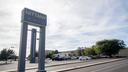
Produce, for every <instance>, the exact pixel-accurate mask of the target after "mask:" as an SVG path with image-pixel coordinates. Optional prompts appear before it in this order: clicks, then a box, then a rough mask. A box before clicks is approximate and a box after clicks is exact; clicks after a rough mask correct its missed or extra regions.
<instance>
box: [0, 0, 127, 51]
mask: <svg viewBox="0 0 128 72" xmlns="http://www.w3.org/2000/svg"><path fill="white" fill-rule="evenodd" d="M25 7H26V8H30V9H32V10H36V11H38V12H41V13H43V14H46V15H47V17H48V18H47V22H48V23H47V26H46V49H47V50H56V49H57V50H59V51H68V50H75V49H77V48H78V47H90V46H92V45H94V44H95V42H96V41H99V40H103V39H120V40H124V42H125V44H126V45H128V38H127V37H128V1H127V0H0V50H1V49H3V48H13V49H14V50H15V51H16V53H18V51H19V44H20V30H21V24H22V23H21V11H22V9H23V8H25ZM31 28H34V27H32V26H29V29H31ZM36 29H37V30H39V29H38V28H36ZM30 41H31V32H30V31H28V43H27V52H29V51H30ZM37 48H38V41H37Z"/></svg>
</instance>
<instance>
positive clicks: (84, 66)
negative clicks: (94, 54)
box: [50, 58, 126, 72]
mask: <svg viewBox="0 0 128 72" xmlns="http://www.w3.org/2000/svg"><path fill="white" fill-rule="evenodd" d="M125 59H126V58H123V59H116V60H111V61H104V62H98V63H93V64H88V65H83V66H77V67H71V68H66V69H60V70H55V71H50V72H65V71H70V70H75V69H80V68H86V67H91V66H95V65H101V64H106V63H111V62H115V61H121V60H125Z"/></svg>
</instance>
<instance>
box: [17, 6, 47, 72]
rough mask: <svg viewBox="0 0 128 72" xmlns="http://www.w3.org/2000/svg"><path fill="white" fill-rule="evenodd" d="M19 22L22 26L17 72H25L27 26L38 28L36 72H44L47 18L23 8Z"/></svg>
mask: <svg viewBox="0 0 128 72" xmlns="http://www.w3.org/2000/svg"><path fill="white" fill-rule="evenodd" d="M26 15H27V16H26ZM21 22H22V23H23V24H22V26H21V36H20V37H21V38H20V49H19V61H18V72H25V58H26V46H27V30H28V25H33V26H38V27H39V28H40V38H39V57H38V72H46V71H45V27H46V24H47V16H46V15H45V14H42V13H39V12H36V11H33V10H30V9H28V8H24V9H23V11H22V20H21Z"/></svg>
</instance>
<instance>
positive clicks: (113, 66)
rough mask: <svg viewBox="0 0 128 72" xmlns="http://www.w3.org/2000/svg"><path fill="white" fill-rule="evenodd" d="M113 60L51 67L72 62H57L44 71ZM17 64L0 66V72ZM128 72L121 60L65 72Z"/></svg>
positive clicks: (124, 61) (127, 65)
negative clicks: (121, 69)
mask: <svg viewBox="0 0 128 72" xmlns="http://www.w3.org/2000/svg"><path fill="white" fill-rule="evenodd" d="M110 60H114V59H96V60H90V61H84V62H82V63H73V64H66V65H59V66H51V65H55V64H62V63H68V62H72V61H59V62H53V63H51V62H50V63H49V64H46V71H47V72H54V71H56V70H61V69H67V68H71V67H77V66H83V65H88V64H93V63H99V62H104V61H110ZM76 62H77V61H76ZM16 64H17V63H14V64H9V65H1V66H0V72H5V70H8V69H12V68H16V67H17V65H16ZM27 67H35V68H37V64H29V63H27ZM120 68H123V70H125V71H118V69H120ZM104 70H105V71H106V72H109V71H110V72H114V71H113V70H115V72H128V60H122V61H116V62H112V63H107V64H102V65H96V66H91V67H86V68H81V69H75V70H71V71H67V72H105V71H104ZM36 71H37V69H31V70H26V72H36Z"/></svg>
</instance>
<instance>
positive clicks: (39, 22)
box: [21, 8, 47, 26]
mask: <svg viewBox="0 0 128 72" xmlns="http://www.w3.org/2000/svg"><path fill="white" fill-rule="evenodd" d="M46 19H47V17H46V15H44V14H42V13H39V12H36V11H34V10H30V9H27V8H24V10H23V11H22V19H21V22H27V23H30V24H33V25H34V26H35V25H36V26H46V22H47V20H46Z"/></svg>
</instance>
